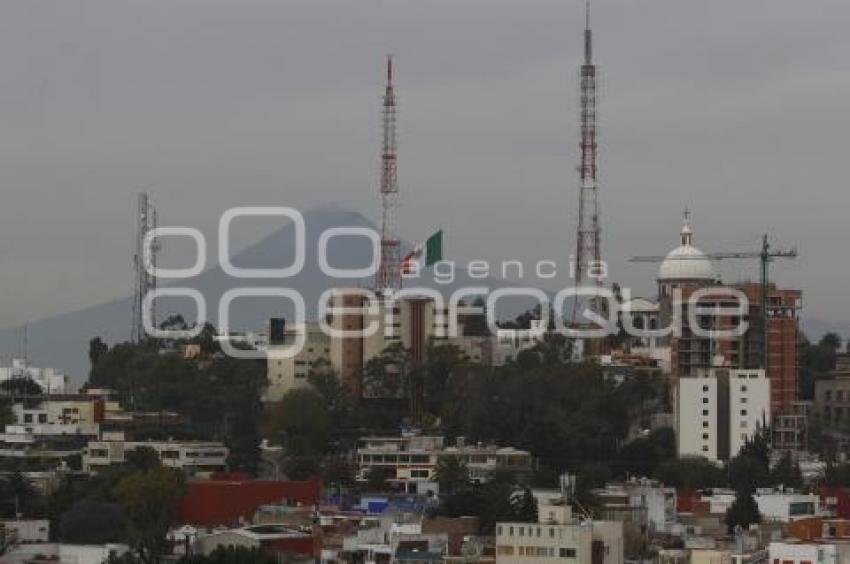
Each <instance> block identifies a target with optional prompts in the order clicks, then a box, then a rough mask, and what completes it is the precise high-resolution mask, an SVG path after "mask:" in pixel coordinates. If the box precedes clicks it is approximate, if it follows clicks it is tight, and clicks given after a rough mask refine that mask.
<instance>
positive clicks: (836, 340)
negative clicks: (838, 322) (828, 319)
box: [818, 333, 841, 352]
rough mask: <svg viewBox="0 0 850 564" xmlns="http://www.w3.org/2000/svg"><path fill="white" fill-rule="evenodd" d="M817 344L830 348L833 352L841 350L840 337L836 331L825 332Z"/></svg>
mask: <svg viewBox="0 0 850 564" xmlns="http://www.w3.org/2000/svg"><path fill="white" fill-rule="evenodd" d="M818 345H820V346H821V347H826V348H828V349H831V350H832V351H833V352H838V351H840V350H841V337H840V336H839V335H838V333H826V334H825V335H824V336H823V337H821V338H820V341H819V342H818Z"/></svg>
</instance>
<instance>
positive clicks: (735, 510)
mask: <svg viewBox="0 0 850 564" xmlns="http://www.w3.org/2000/svg"><path fill="white" fill-rule="evenodd" d="M725 523H726V527H727V528H728V529H729V532H730V533H732V532H734V531H735V527H742V528H743V529H748V528H749V526H750V525H752V524H755V523H761V513H759V507H758V504H757V503H756V500H755V498H753V493H752V492H751V491H747V490H738V491H736V493H735V501H734V502H732V505H731V506H730V507H729V510H728V511H726V518H725Z"/></svg>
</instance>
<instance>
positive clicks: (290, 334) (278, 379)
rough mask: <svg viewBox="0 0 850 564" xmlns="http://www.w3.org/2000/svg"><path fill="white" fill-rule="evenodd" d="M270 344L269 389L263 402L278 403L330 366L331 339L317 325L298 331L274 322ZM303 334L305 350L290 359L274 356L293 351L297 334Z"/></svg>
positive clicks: (314, 323)
mask: <svg viewBox="0 0 850 564" xmlns="http://www.w3.org/2000/svg"><path fill="white" fill-rule="evenodd" d="M270 325H271V327H270V331H269V344H268V346H267V347H266V354H267V377H268V386H267V387H266V389H265V391H264V392H263V401H266V402H276V401H280V400H281V399H283V396H284V395H286V392H288V391H290V390H294V389H296V388H301V387H304V386H306V385H307V384H308V382H307V375H308V374H309V373H310V370H312V369H313V367H315V366H317V365H318V364H320V363H322V362H328V363H330V357H331V339H330V337H329V336H328V335H327V333H325V332H324V331H322V328H321V326H320V325H319V323H317V322H310V323H305V324H303V325H299V326H297V327H289V326H286V325H285V323H284V322H283V320H282V319H272V320H271V323H270ZM298 332H300V333H303V335H304V339H305V342H304V346H303V347H302V349H301V351H300V352H299V353H298V354H296V355H294V356H289V357H287V358H283V356H282V355H281V356H276V355H275V352H276V351H280V350H282V349H285V348H288V347H291V346H292V344H293V343H294V341H295V336H296V333H298Z"/></svg>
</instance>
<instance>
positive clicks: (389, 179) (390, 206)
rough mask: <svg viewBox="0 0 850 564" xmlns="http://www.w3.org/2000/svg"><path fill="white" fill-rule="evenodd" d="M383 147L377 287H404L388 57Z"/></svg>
mask: <svg viewBox="0 0 850 564" xmlns="http://www.w3.org/2000/svg"><path fill="white" fill-rule="evenodd" d="M383 128H384V131H383V134H384V140H383V146H382V152H381V264H380V267H379V268H378V273H377V275H376V276H375V289H376V290H379V291H383V290H397V289H399V288H400V287H401V245H400V243H399V238H398V234H397V232H396V224H397V221H398V176H397V170H398V161H397V155H396V105H395V91H394V90H393V59H392V56H389V55H388V56H387V86H386V90H385V91H384V110H383Z"/></svg>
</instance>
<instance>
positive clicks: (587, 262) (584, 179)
mask: <svg viewBox="0 0 850 564" xmlns="http://www.w3.org/2000/svg"><path fill="white" fill-rule="evenodd" d="M592 48H593V35H592V32H591V30H590V0H587V2H586V4H585V28H584V64H582V66H581V130H580V131H581V143H580V148H581V163H580V164H579V167H578V170H579V208H578V209H579V213H578V229H577V234H576V256H575V285H576V288H581V287H583V286H584V285H586V284H588V283H589V281H590V277H589V271H590V270H591V269H592V268H597V269H598V268H599V267H600V264H601V254H602V253H601V249H600V234H601V228H600V224H599V202H598V200H597V196H598V191H597V186H596V66H595V65H594V64H593V50H592ZM601 283H602V282H601V280H600V279H599V278H596V280H595V284H596V285H597V286H601ZM579 301H580V300H579V299H577V300H576V301H575V302H574V304H575V305H574V307H573V321H575V318H576V313H577V311H576V310H577V308H578V302H579ZM593 302H595V300H593V301H592V303H591V306H593V305H594V303H593Z"/></svg>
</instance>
